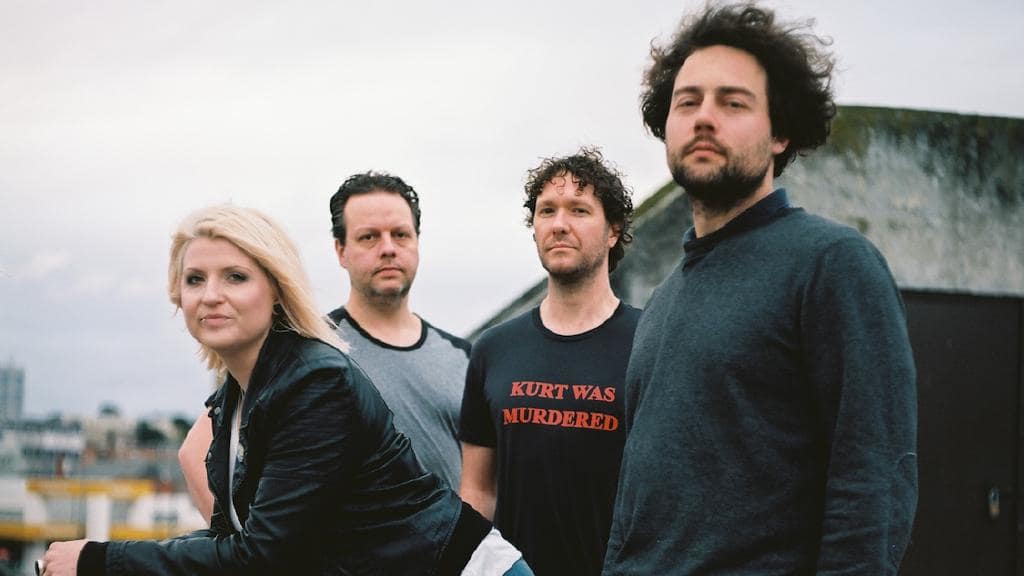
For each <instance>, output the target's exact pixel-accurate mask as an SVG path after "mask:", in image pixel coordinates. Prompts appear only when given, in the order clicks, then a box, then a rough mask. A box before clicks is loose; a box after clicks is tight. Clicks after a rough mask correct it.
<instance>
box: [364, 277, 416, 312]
mask: <svg viewBox="0 0 1024 576" xmlns="http://www.w3.org/2000/svg"><path fill="white" fill-rule="evenodd" d="M411 289H412V282H408V283H406V284H404V285H403V286H402V288H401V289H400V290H386V291H384V290H376V289H374V288H372V287H368V288H367V289H365V290H362V293H363V296H365V297H366V299H367V300H368V301H370V302H373V303H374V304H375V305H376V306H380V307H385V308H387V307H391V306H395V305H396V304H398V303H399V302H401V301H402V299H403V298H405V297H406V296H408V295H409V290H411Z"/></svg>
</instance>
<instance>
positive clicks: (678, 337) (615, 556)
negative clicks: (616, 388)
mask: <svg viewBox="0 0 1024 576" xmlns="http://www.w3.org/2000/svg"><path fill="white" fill-rule="evenodd" d="M653 56H654V63H653V65H652V66H651V68H650V69H649V70H648V72H647V76H646V84H645V93H644V95H643V99H642V101H643V111H644V120H645V122H646V124H647V126H648V128H649V129H650V130H651V131H652V132H653V133H654V134H655V135H656V136H657V137H659V138H660V139H662V140H664V142H665V150H666V156H667V160H668V164H669V167H670V169H671V171H672V175H673V177H674V179H675V180H676V182H678V183H679V184H680V185H681V186H682V187H683V188H684V189H685V191H686V193H687V195H688V196H689V198H690V201H691V204H692V207H693V220H694V227H693V228H692V229H691V230H689V231H688V232H687V233H686V235H685V238H684V240H685V257H684V258H683V260H682V262H680V264H679V266H678V267H677V268H676V269H675V270H674V271H673V272H672V273H671V274H670V275H669V276H668V278H667V279H666V280H665V281H664V282H663V284H662V285H661V286H660V287H659V288H658V289H657V291H656V292H655V293H654V295H653V297H652V298H651V300H650V302H649V304H648V306H647V308H646V309H645V310H644V313H643V315H642V317H641V320H640V323H639V325H638V328H637V331H636V338H635V340H634V346H633V352H632V357H631V359H630V363H629V368H628V371H627V377H626V395H625V426H626V428H627V434H628V437H627V440H626V446H625V450H624V456H623V462H622V469H621V475H620V481H619V488H618V496H617V498H616V504H615V511H614V520H613V524H612V530H611V536H610V540H609V544H608V551H607V556H606V559H605V572H604V573H605V574H608V575H625V574H644V575H648V574H659V575H661V574H759V575H765V574H780V575H781V574H840V573H841V574H870V575H879V574H895V573H896V572H897V570H898V567H899V562H900V560H901V558H902V556H903V553H904V551H905V549H906V544H907V541H908V538H909V535H910V529H911V526H912V523H913V517H914V510H915V507H916V501H917V463H916V428H917V426H916V420H917V415H916V400H915V370H914V364H913V358H912V356H911V350H910V344H909V341H908V338H907V331H906V325H905V318H904V312H903V305H902V301H901V299H900V295H899V292H898V290H897V288H896V285H895V282H894V281H893V279H892V276H891V274H890V272H889V269H888V267H887V266H886V263H885V260H884V258H883V257H882V255H881V254H880V253H879V252H878V250H876V249H875V247H874V246H872V245H871V243H870V242H868V241H867V240H866V239H865V238H863V237H862V236H861V235H860V234H859V233H857V232H856V231H855V230H852V229H850V228H847V227H845V226H841V225H839V224H836V223H833V222H830V221H827V220H825V219H823V218H819V217H816V216H812V215H809V214H807V213H806V212H804V211H803V210H801V209H799V208H794V207H791V206H790V205H789V202H788V200H787V197H786V192H785V191H784V190H781V189H780V190H776V189H775V188H774V186H773V177H775V176H778V175H780V174H781V173H782V170H783V169H784V168H785V166H786V165H787V164H788V163H789V162H790V161H791V160H792V159H793V158H794V156H795V155H796V154H797V153H799V152H805V151H808V150H811V149H813V148H815V147H817V146H819V145H820V144H822V143H824V141H825V139H826V137H827V135H828V130H829V124H830V122H831V119H832V117H833V116H834V114H835V106H834V103H833V101H832V95H831V90H830V78H831V72H832V60H831V58H830V57H829V56H828V55H827V54H824V53H822V52H821V43H820V42H819V41H818V40H817V39H816V38H815V37H814V36H812V35H810V34H809V33H806V30H804V29H802V28H800V27H794V26H790V25H784V24H777V23H776V22H775V21H774V15H773V14H772V13H771V12H770V11H767V10H763V9H760V8H757V7H755V6H752V5H749V4H743V5H736V6H721V5H718V6H712V7H710V8H707V9H706V10H705V11H703V12H702V13H701V14H698V15H696V16H694V17H693V18H690V19H689V20H687V21H685V22H684V24H683V27H682V28H681V29H680V30H679V32H677V34H676V36H675V37H674V38H673V39H672V41H671V42H670V44H669V45H668V46H665V47H662V48H657V49H655V50H654V51H653Z"/></svg>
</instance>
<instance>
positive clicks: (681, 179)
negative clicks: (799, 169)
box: [669, 155, 771, 214]
mask: <svg viewBox="0 0 1024 576" xmlns="http://www.w3.org/2000/svg"><path fill="white" fill-rule="evenodd" d="M725 158H726V163H725V165H724V166H722V167H720V168H718V169H717V170H714V171H712V172H710V173H705V174H698V173H696V171H695V170H691V169H690V168H688V167H687V166H686V164H685V157H683V158H673V160H672V161H671V163H670V164H671V165H670V166H669V169H670V170H671V172H672V179H673V180H675V182H676V184H679V186H681V187H682V188H683V190H684V191H685V192H686V195H687V196H689V197H690V199H691V200H694V201H696V202H698V203H700V205H701V206H702V207H703V208H704V210H705V211H708V212H712V213H719V214H722V213H726V212H728V211H729V210H731V209H733V208H735V207H736V206H738V205H739V204H740V203H742V202H743V201H744V200H746V199H747V198H750V197H751V196H752V195H753V194H754V192H756V191H757V189H758V188H759V187H760V186H761V184H762V183H763V182H764V177H765V175H766V174H768V168H769V166H770V165H771V162H770V160H768V159H766V160H765V161H764V163H763V164H762V165H760V166H754V167H752V168H748V167H747V166H744V165H743V164H744V163H743V162H742V158H737V159H736V160H741V161H740V162H737V161H735V160H734V158H733V157H732V156H730V155H726V157H725Z"/></svg>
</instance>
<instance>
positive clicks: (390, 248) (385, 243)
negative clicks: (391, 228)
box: [380, 234, 395, 254]
mask: <svg viewBox="0 0 1024 576" xmlns="http://www.w3.org/2000/svg"><path fill="white" fill-rule="evenodd" d="M380 252H381V254H394V253H395V239H394V238H392V237H391V234H381V236H380Z"/></svg>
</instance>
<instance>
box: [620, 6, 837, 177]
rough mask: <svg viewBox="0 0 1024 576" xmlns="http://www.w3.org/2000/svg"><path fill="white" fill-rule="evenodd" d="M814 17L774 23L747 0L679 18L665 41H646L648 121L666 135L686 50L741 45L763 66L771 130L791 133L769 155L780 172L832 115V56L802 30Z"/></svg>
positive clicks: (815, 139)
mask: <svg viewBox="0 0 1024 576" xmlns="http://www.w3.org/2000/svg"><path fill="white" fill-rule="evenodd" d="M812 24H813V21H808V22H806V23H801V24H783V23H776V22H775V13H774V12H773V11H771V10H768V9H764V8H759V7H757V6H755V5H754V4H751V3H742V4H729V5H721V6H715V5H710V6H708V7H707V8H706V9H705V10H704V12H703V13H700V14H695V15H691V16H689V17H687V18H685V19H684V20H683V23H682V24H681V27H680V29H679V30H678V31H677V32H676V34H675V36H673V38H672V41H671V42H669V44H668V45H667V46H657V45H654V44H653V43H652V45H651V58H652V60H653V61H654V62H653V64H652V65H651V67H650V68H648V69H647V71H646V73H645V74H644V82H643V92H642V93H641V95H640V109H641V111H642V112H643V117H644V124H646V125H647V129H648V130H649V131H650V132H651V133H652V134H654V135H655V136H656V137H657V138H658V139H660V140H662V141H664V140H665V122H666V120H667V119H668V113H669V106H670V105H671V100H672V89H673V87H674V84H675V80H676V75H677V74H678V72H679V69H680V68H681V67H682V65H683V62H685V61H686V59H687V58H688V57H689V56H690V54H692V53H693V52H694V51H696V50H698V49H700V48H706V47H708V46H716V45H723V46H730V47H733V48H737V49H739V50H743V51H744V52H747V53H749V54H751V55H752V56H754V58H756V59H757V61H758V63H760V64H761V66H762V67H764V69H765V72H766V73H767V76H768V116H769V118H770V120H771V125H772V135H773V136H775V137H777V138H786V139H789V145H788V146H786V149H785V150H784V151H782V153H780V154H778V155H776V156H775V176H780V175H781V174H782V171H783V169H785V167H786V166H787V165H789V163H790V162H792V161H793V159H794V157H795V156H796V155H797V154H802V153H805V152H808V151H810V150H813V149H814V148H817V147H818V146H821V145H822V144H824V143H825V140H826V139H828V134H829V130H830V126H831V123H832V118H833V117H835V115H836V105H835V102H834V101H833V100H832V69H833V68H834V66H835V61H834V60H833V58H832V56H831V55H830V54H828V53H827V52H825V51H824V50H823V48H824V47H826V46H828V45H829V44H830V43H831V41H830V40H826V39H822V38H819V37H817V36H815V35H814V34H812V33H810V32H808V31H807V30H808V29H809V28H810V26H811V25H812Z"/></svg>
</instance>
